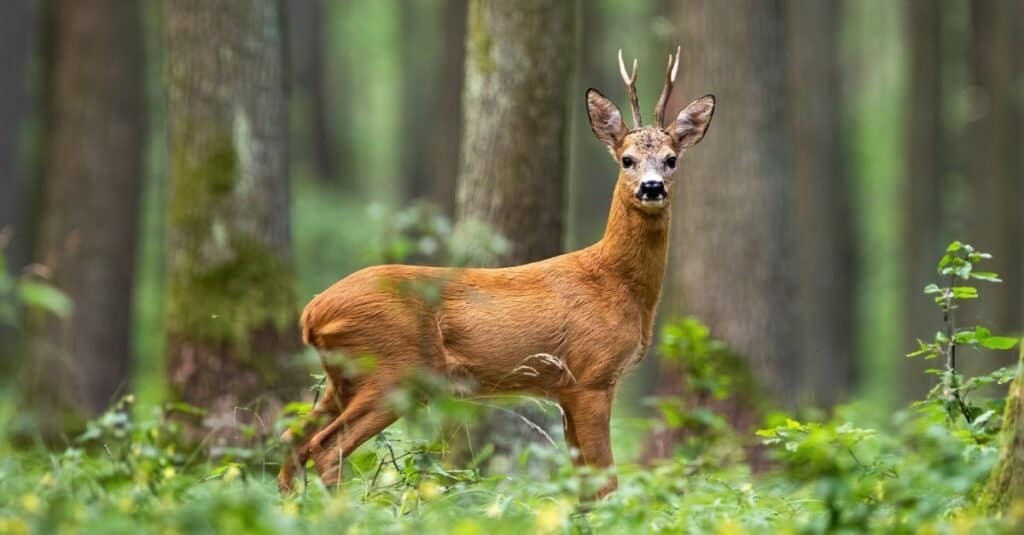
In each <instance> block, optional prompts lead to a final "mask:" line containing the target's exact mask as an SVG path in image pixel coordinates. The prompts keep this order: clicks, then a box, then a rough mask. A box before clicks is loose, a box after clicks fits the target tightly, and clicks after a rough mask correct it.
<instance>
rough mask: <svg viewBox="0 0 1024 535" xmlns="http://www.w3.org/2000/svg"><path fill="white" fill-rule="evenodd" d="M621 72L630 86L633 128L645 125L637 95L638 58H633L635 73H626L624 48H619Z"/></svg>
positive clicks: (623, 79) (627, 85)
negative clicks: (623, 58)
mask: <svg viewBox="0 0 1024 535" xmlns="http://www.w3.org/2000/svg"><path fill="white" fill-rule="evenodd" d="M619 73H620V74H622V81H623V82H626V87H628V88H629V107H630V111H632V112H633V128H634V129H635V128H640V127H641V126H643V119H642V118H641V117H640V99H638V98H637V96H636V59H634V60H633V74H632V76H627V75H626V64H625V63H624V62H623V61H622V49H621V48H620V49H619Z"/></svg>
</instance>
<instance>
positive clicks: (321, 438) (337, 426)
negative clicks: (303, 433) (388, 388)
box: [307, 385, 384, 452]
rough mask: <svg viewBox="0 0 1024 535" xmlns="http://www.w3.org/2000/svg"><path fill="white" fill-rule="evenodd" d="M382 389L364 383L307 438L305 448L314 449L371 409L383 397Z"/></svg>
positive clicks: (317, 448)
mask: <svg viewBox="0 0 1024 535" xmlns="http://www.w3.org/2000/svg"><path fill="white" fill-rule="evenodd" d="M383 392H384V390H383V389H381V388H380V387H377V386H371V385H364V386H363V387H362V388H360V389H359V391H358V392H357V393H356V394H355V396H353V397H352V398H351V400H350V401H349V402H348V403H346V405H345V410H343V411H341V412H340V413H339V414H338V415H337V416H336V417H335V418H334V420H332V421H331V422H330V423H329V424H327V425H326V426H325V427H324V428H323V429H321V430H319V431H317V432H316V434H314V435H313V437H312V438H310V439H309V444H308V446H307V448H308V449H309V451H311V452H312V451H316V450H319V449H320V448H321V446H322V445H323V444H324V443H326V442H327V441H328V439H329V438H330V437H331V436H332V435H334V434H335V433H337V432H338V431H340V430H341V429H342V428H344V427H346V426H350V425H352V424H353V423H354V422H355V420H356V419H358V418H360V417H362V416H363V415H364V414H366V413H368V412H370V411H372V410H373V409H375V408H376V405H378V404H379V402H380V400H381V399H383V397H384V393H383Z"/></svg>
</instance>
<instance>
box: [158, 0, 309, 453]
mask: <svg viewBox="0 0 1024 535" xmlns="http://www.w3.org/2000/svg"><path fill="white" fill-rule="evenodd" d="M281 10H282V6H281V4H279V3H278V2H276V1H274V0H260V1H254V0H231V1H228V0H223V1H219V2H209V1H206V0H170V1H169V2H167V13H166V23H167V46H168V50H167V58H168V67H169V75H168V80H169V84H170V87H169V93H170V100H169V103H168V110H167V113H168V126H169V144H170V150H169V160H170V192H169V210H168V211H169V223H168V240H169V243H168V267H167V271H168V278H169V281H168V314H167V334H168V377H169V380H170V383H171V387H172V396H173V398H174V399H175V400H177V401H183V402H186V403H189V404H191V405H195V406H198V407H201V408H203V409H205V410H206V411H207V412H206V418H205V420H204V421H203V425H204V427H206V428H207V429H208V430H213V431H223V434H222V435H221V436H223V437H225V438H227V439H228V440H231V441H235V440H237V437H238V435H233V434H232V431H236V430H237V427H238V426H237V425H236V424H239V423H253V425H256V423H257V422H258V423H259V426H257V427H256V429H255V430H256V432H257V433H258V434H263V433H266V432H269V431H270V429H269V427H260V426H263V425H269V422H271V421H272V418H273V414H274V413H276V412H277V409H278V408H279V407H280V404H281V402H282V400H283V399H294V398H295V397H297V396H298V393H299V388H300V385H301V383H302V382H303V381H302V376H303V375H304V374H303V373H302V371H301V370H299V369H297V368H296V365H297V364H298V363H297V362H296V361H297V360H298V359H295V358H294V355H295V353H296V349H297V344H298V332H297V328H296V326H295V321H296V312H297V310H296V297H295V290H294V274H293V268H292V258H291V228H290V224H289V183H288V136H287V125H288V114H287V101H286V90H285V89H286V88H285V73H284V62H283V59H284V47H283V42H282V32H281V24H282V20H281ZM239 408H241V409H242V410H239ZM193 430H195V428H193Z"/></svg>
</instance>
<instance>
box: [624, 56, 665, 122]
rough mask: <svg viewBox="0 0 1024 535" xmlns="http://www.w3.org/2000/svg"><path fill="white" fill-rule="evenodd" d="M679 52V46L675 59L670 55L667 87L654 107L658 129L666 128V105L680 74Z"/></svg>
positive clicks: (663, 89)
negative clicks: (677, 74)
mask: <svg viewBox="0 0 1024 535" xmlns="http://www.w3.org/2000/svg"><path fill="white" fill-rule="evenodd" d="M679 50H680V47H678V46H677V47H676V56H675V58H673V57H672V54H669V55H668V66H666V67H665V87H664V88H662V90H661V96H660V97H658V103H657V104H656V105H655V106H654V124H655V125H656V126H658V127H662V126H664V122H665V105H666V104H668V98H669V97H670V96H672V84H674V83H675V82H676V73H677V72H679ZM620 64H621V62H620Z"/></svg>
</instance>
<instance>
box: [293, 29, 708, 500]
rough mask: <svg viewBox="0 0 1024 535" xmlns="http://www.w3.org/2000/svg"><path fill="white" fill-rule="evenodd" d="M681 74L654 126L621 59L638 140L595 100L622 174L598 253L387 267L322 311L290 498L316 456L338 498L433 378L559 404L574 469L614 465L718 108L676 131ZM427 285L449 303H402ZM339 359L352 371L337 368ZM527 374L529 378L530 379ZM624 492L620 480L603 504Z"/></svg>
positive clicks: (684, 114) (700, 104)
mask: <svg viewBox="0 0 1024 535" xmlns="http://www.w3.org/2000/svg"><path fill="white" fill-rule="evenodd" d="M678 67H679V50H678V49H677V50H676V54H675V56H673V55H671V54H670V55H669V61H668V66H667V68H666V72H665V85H664V88H663V89H662V93H661V97H660V98H659V99H658V102H657V105H656V107H655V110H654V123H653V124H652V125H651V126H643V125H642V124H641V117H640V110H639V105H638V102H637V97H636V61H634V62H633V72H632V75H627V74H626V68H625V65H624V64H623V63H622V51H621V50H620V51H619V68H620V70H621V73H622V78H623V80H624V81H625V83H626V85H627V87H628V88H629V96H630V104H631V108H632V112H633V123H634V126H633V129H632V130H630V129H628V128H627V127H626V125H625V123H624V121H623V118H622V114H621V113H620V112H619V109H618V108H617V107H616V106H615V104H613V103H612V102H611V101H610V100H608V99H607V98H606V97H605V96H604V95H602V94H601V93H599V92H598V91H597V90H595V89H589V90H587V94H586V98H587V113H588V116H589V119H590V125H591V128H592V129H593V131H594V134H595V135H596V136H597V138H598V139H599V140H600V141H601V142H603V143H604V144H605V145H607V148H608V150H609V151H610V152H611V153H612V156H613V157H614V158H615V161H616V162H618V163H619V164H620V169H619V176H618V181H617V183H616V185H615V191H614V194H613V196H612V204H611V211H610V213H609V216H608V224H607V228H606V230H605V233H604V237H602V238H601V240H600V241H598V242H597V243H595V244H594V245H591V246H589V247H586V248H584V249H581V250H578V251H575V252H571V253H568V254H563V255H561V256H556V257H554V258H549V259H547V260H542V261H539V262H534V263H531V264H525V265H521V266H515V267H508V268H496V269H454V268H443V267H418V266H407V265H384V266H375V267H371V268H367V269H364V270H361V271H358V272H356V273H353V274H352V275H349V276H348V277H346V278H344V279H342V280H341V281H339V282H337V283H335V284H334V285H333V286H331V287H330V288H328V289H327V290H325V291H324V292H323V293H321V294H319V295H317V296H316V297H314V298H313V300H312V301H310V303H309V304H308V305H307V306H306V308H305V310H304V311H303V313H302V319H301V323H302V336H303V340H304V341H305V342H306V343H307V344H309V345H311V346H313V347H315V348H316V349H317V350H319V351H320V353H321V362H322V363H323V366H324V370H325V371H326V374H327V378H328V384H327V386H326V389H325V392H324V395H323V398H322V399H321V400H320V401H319V403H317V405H316V406H315V407H314V408H313V410H312V411H311V413H310V414H309V415H308V416H307V417H306V419H305V420H304V421H303V424H302V425H303V428H302V429H301V430H300V431H299V432H297V433H294V434H293V433H291V432H286V433H285V436H284V437H282V438H283V440H284V441H285V443H286V444H289V447H291V448H293V450H292V451H291V452H289V455H288V456H287V457H286V459H285V461H284V464H283V465H282V468H281V472H280V474H279V475H278V484H279V487H280V489H281V491H282V492H288V491H290V490H291V488H292V480H293V476H294V473H295V471H296V470H299V469H302V467H303V465H304V464H305V462H306V460H307V459H309V458H310V457H312V458H313V460H314V464H315V467H316V470H317V471H318V472H319V474H320V477H321V479H322V481H323V482H324V484H327V485H336V484H337V483H338V481H339V479H340V462H341V460H342V456H344V455H348V454H349V453H351V452H352V451H353V450H355V449H356V447H358V446H359V445H360V444H362V443H363V442H364V441H366V440H367V439H369V438H371V437H373V436H374V435H376V434H377V433H379V432H380V431H382V430H383V429H384V428H386V427H387V426H389V425H390V424H391V423H392V422H394V421H395V420H396V419H397V415H396V414H395V412H394V409H393V408H392V407H391V406H390V405H389V404H388V403H387V402H386V399H385V396H386V394H388V392H389V391H391V390H392V389H394V388H395V387H396V386H397V385H398V383H399V381H401V380H402V378H403V376H404V375H406V374H409V373H415V372H416V370H424V369H426V370H431V371H433V372H436V373H440V374H443V375H445V376H447V377H449V378H453V379H454V378H459V379H469V380H471V381H472V383H473V385H474V387H475V390H474V392H476V393H478V394H491V393H496V392H524V393H529V394H533V395H539V396H545V397H548V398H551V399H553V400H554V401H556V402H558V403H559V404H560V405H561V407H562V409H563V411H564V415H565V417H564V422H563V423H564V425H565V438H566V441H567V442H568V445H569V446H570V449H571V450H572V451H574V457H573V462H574V464H576V465H580V464H585V465H589V466H593V467H596V468H607V467H610V466H611V465H612V450H611V442H610V436H609V417H610V415H611V407H612V399H613V397H614V396H615V387H616V385H617V384H618V382H619V379H620V378H621V377H622V375H623V373H624V372H625V371H626V370H628V369H629V368H630V367H632V366H633V365H635V364H637V362H639V361H640V359H642V358H643V357H644V354H645V353H646V351H647V348H648V346H649V345H650V342H651V333H652V330H653V324H654V311H655V307H656V305H657V303H658V298H659V295H660V293H661V282H662V279H663V277H664V275H665V267H666V259H667V253H668V234H669V219H670V210H669V201H670V199H671V194H672V189H673V183H674V179H673V175H674V174H675V172H676V170H677V163H678V158H679V157H680V156H682V153H683V151H684V150H685V149H687V148H689V147H691V146H693V145H695V144H697V142H699V141H700V140H701V139H702V138H703V137H704V133H705V132H706V130H707V128H708V125H709V124H710V122H711V117H712V113H713V112H714V106H715V99H714V97H713V96H712V95H706V96H703V97H701V98H699V99H697V100H695V101H693V102H692V103H690V104H689V105H687V106H686V107H685V108H683V110H682V111H680V112H679V114H678V116H677V117H676V118H675V120H674V121H672V122H671V123H670V124H669V125H668V126H663V122H664V121H663V115H664V111H665V105H666V103H667V102H668V99H669V95H670V94H671V92H672V86H673V84H674V82H675V76H676V72H677V70H678ZM423 283H427V284H437V288H438V296H437V298H436V299H427V298H424V297H423V296H418V295H416V292H410V291H403V290H402V289H403V288H409V287H410V285H413V286H414V285H417V284H423ZM331 352H337V353H340V354H341V355H342V356H341V357H340V358H341V359H342V361H341V362H339V361H332V360H331V359H328V358H327V356H326V355H328V354H329V353H331ZM359 354H370V355H374V356H375V357H376V364H375V367H374V368H373V369H372V370H371V371H365V372H362V373H357V374H352V373H347V372H346V370H345V369H344V368H345V367H346V366H344V364H345V362H344V358H345V357H344V355H349V356H352V355H359ZM524 364H526V365H528V366H529V373H517V372H516V370H521V369H523V366H524ZM322 423H326V425H324V426H323V427H322V428H321V427H320V425H321V424H322ZM318 428H319V429H318ZM616 485H617V483H616V481H615V479H614V478H613V479H611V480H610V482H609V483H608V484H607V485H606V486H605V488H603V489H601V490H600V491H599V492H598V496H604V495H606V494H607V493H609V492H611V491H612V490H614V489H615V487H616Z"/></svg>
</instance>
